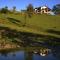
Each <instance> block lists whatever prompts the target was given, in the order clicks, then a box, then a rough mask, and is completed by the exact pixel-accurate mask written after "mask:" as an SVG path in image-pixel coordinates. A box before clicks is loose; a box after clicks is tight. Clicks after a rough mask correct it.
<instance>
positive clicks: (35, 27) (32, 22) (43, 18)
mask: <svg viewBox="0 0 60 60" xmlns="http://www.w3.org/2000/svg"><path fill="white" fill-rule="evenodd" d="M25 22H26V26H23V25H24V23H25ZM0 26H4V27H9V28H11V29H16V30H17V31H22V32H32V33H37V34H45V35H49V34H50V35H55V36H59V34H56V32H59V33H60V16H51V15H46V14H42V15H38V14H37V15H33V16H32V17H31V18H29V17H28V16H27V17H26V20H25V16H24V15H21V14H6V15H4V14H0ZM50 30H51V31H53V33H51V31H50ZM49 31H50V32H49Z"/></svg>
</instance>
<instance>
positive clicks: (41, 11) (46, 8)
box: [34, 6, 51, 14]
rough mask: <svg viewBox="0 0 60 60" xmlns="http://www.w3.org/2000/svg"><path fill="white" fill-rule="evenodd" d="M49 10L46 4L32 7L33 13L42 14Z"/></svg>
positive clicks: (47, 12)
mask: <svg viewBox="0 0 60 60" xmlns="http://www.w3.org/2000/svg"><path fill="white" fill-rule="evenodd" d="M50 11H51V9H50V8H48V7H47V6H41V7H38V8H35V9H34V12H35V13H40V14H43V13H45V14H49V12H50Z"/></svg>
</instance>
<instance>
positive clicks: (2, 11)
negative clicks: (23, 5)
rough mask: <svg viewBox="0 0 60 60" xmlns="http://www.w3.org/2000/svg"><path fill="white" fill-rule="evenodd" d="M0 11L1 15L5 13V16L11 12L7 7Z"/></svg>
mask: <svg viewBox="0 0 60 60" xmlns="http://www.w3.org/2000/svg"><path fill="white" fill-rule="evenodd" d="M0 11H1V13H4V14H6V13H8V12H9V10H8V7H7V6H5V7H4V8H2V9H1V10H0Z"/></svg>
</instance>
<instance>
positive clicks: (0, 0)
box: [0, 0, 60, 11]
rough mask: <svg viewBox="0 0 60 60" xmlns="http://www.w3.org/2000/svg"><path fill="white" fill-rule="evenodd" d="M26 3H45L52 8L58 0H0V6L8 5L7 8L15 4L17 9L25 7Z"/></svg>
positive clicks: (59, 2)
mask: <svg viewBox="0 0 60 60" xmlns="http://www.w3.org/2000/svg"><path fill="white" fill-rule="evenodd" d="M28 4H32V5H33V6H34V7H39V6H44V5H46V6H48V7H49V8H52V7H53V6H54V5H56V4H60V0H0V8H2V7H5V6H8V8H9V9H12V7H13V6H16V9H17V10H19V11H20V10H23V9H26V8H27V6H28Z"/></svg>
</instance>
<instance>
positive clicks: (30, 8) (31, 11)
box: [27, 4, 34, 17]
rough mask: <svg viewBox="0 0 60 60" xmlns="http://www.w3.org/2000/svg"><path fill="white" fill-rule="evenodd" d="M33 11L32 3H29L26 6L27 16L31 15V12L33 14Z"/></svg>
mask: <svg viewBox="0 0 60 60" xmlns="http://www.w3.org/2000/svg"><path fill="white" fill-rule="evenodd" d="M33 12H34V8H33V5H32V4H29V5H28V7H27V13H28V16H29V17H31V16H32V14H33Z"/></svg>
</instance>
